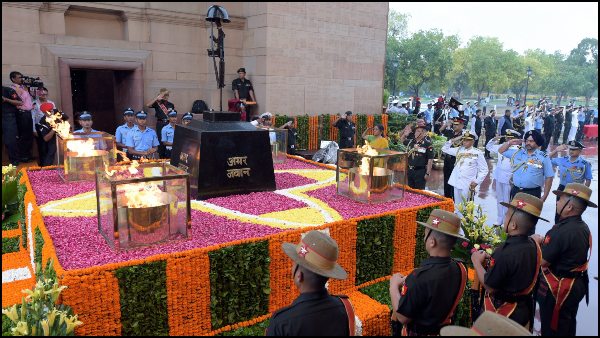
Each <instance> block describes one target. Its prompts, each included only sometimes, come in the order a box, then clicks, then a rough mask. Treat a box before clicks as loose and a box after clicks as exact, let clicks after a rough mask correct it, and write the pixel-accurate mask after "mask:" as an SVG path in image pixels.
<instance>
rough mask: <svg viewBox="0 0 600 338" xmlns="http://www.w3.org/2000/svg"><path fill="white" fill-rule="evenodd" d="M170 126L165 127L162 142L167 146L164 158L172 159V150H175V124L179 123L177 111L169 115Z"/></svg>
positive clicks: (162, 132) (172, 111)
mask: <svg viewBox="0 0 600 338" xmlns="http://www.w3.org/2000/svg"><path fill="white" fill-rule="evenodd" d="M167 115H168V116H169V124H167V125H166V126H164V127H163V129H162V131H161V132H160V133H161V135H160V136H161V137H160V140H161V141H162V143H163V144H164V145H165V155H164V158H168V159H170V158H171V150H173V138H174V137H175V123H177V111H176V110H171V111H170V112H169V114H167Z"/></svg>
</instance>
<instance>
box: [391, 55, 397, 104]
mask: <svg viewBox="0 0 600 338" xmlns="http://www.w3.org/2000/svg"><path fill="white" fill-rule="evenodd" d="M392 66H394V90H393V91H392V96H395V95H396V77H397V75H396V74H397V73H398V60H394V62H392Z"/></svg>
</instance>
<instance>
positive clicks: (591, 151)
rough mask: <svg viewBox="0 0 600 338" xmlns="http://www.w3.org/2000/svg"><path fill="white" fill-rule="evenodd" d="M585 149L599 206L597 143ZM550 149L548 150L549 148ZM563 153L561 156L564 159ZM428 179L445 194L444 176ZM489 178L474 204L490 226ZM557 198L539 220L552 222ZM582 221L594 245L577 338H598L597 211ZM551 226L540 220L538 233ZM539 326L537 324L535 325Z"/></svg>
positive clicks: (491, 184) (492, 188)
mask: <svg viewBox="0 0 600 338" xmlns="http://www.w3.org/2000/svg"><path fill="white" fill-rule="evenodd" d="M584 144H585V146H586V147H587V148H586V149H584V152H583V155H584V156H585V157H586V158H587V159H588V160H589V161H590V162H591V163H592V174H593V179H592V184H591V188H592V190H593V193H592V201H593V202H594V203H596V204H598V147H597V144H596V142H590V141H586V142H584ZM549 150H550V149H549ZM564 155H565V154H562V155H561V156H564ZM488 165H489V167H490V173H491V172H493V170H494V168H495V165H496V160H495V159H493V160H488ZM431 176H432V177H431V179H430V181H429V182H428V185H427V190H431V191H434V192H436V193H438V194H441V195H443V194H444V174H443V172H442V171H441V170H433V172H432V175H431ZM493 181H494V180H493V178H491V175H488V177H487V178H486V179H485V180H484V181H483V183H482V184H481V189H480V191H479V194H478V195H477V197H476V199H475V200H476V202H478V203H480V204H481V205H482V207H483V208H484V210H485V212H486V213H487V215H488V220H489V223H490V225H491V224H492V223H493V222H495V220H496V217H497V215H498V214H497V208H496V205H497V204H496V191H495V184H494V182H493ZM558 183H559V180H558V177H555V179H554V182H553V184H552V190H555V189H556V188H557V187H558ZM555 205H556V197H555V195H554V194H551V195H550V197H548V199H547V200H546V205H545V206H544V209H543V211H542V217H544V218H546V219H548V220H553V219H554V213H555V212H556V207H555ZM583 219H584V220H585V221H586V222H587V224H588V226H589V227H590V230H591V232H592V238H593V240H594V242H595V243H594V244H593V246H592V248H593V252H592V258H591V260H590V264H589V275H590V304H589V306H588V305H586V304H585V299H584V300H583V301H582V302H581V304H580V305H579V313H578V314H577V335H578V336H584V335H585V336H597V335H598V280H596V279H594V278H593V277H594V276H598V244H597V243H598V239H599V237H598V209H594V208H588V209H587V210H586V211H585V213H584V215H583ZM551 227H552V224H550V223H546V222H542V221H540V222H539V223H538V225H537V233H539V234H542V235H544V234H545V233H546V232H547V231H548V230H549V229H550V228H551ZM536 326H537V327H539V323H538V325H536Z"/></svg>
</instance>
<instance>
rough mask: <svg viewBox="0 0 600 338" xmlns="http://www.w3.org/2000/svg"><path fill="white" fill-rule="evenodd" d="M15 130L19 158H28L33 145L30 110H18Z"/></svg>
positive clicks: (23, 159) (22, 159)
mask: <svg viewBox="0 0 600 338" xmlns="http://www.w3.org/2000/svg"><path fill="white" fill-rule="evenodd" d="M17 130H18V133H19V140H18V142H17V147H18V149H19V150H18V156H19V160H21V161H25V160H30V159H31V147H32V146H33V120H32V119H31V111H30V110H20V111H19V112H18V113H17Z"/></svg>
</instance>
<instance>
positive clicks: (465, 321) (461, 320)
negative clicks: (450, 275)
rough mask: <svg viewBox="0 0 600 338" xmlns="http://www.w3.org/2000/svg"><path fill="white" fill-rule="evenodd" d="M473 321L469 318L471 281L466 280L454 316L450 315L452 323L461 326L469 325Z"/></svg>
mask: <svg viewBox="0 0 600 338" xmlns="http://www.w3.org/2000/svg"><path fill="white" fill-rule="evenodd" d="M472 324H473V321H472V320H471V282H470V281H468V280H467V285H466V286H465V291H464V293H463V296H462V298H461V299H460V301H459V302H458V305H457V306H456V310H455V311H454V316H453V317H452V325H459V326H463V327H471V325H472Z"/></svg>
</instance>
